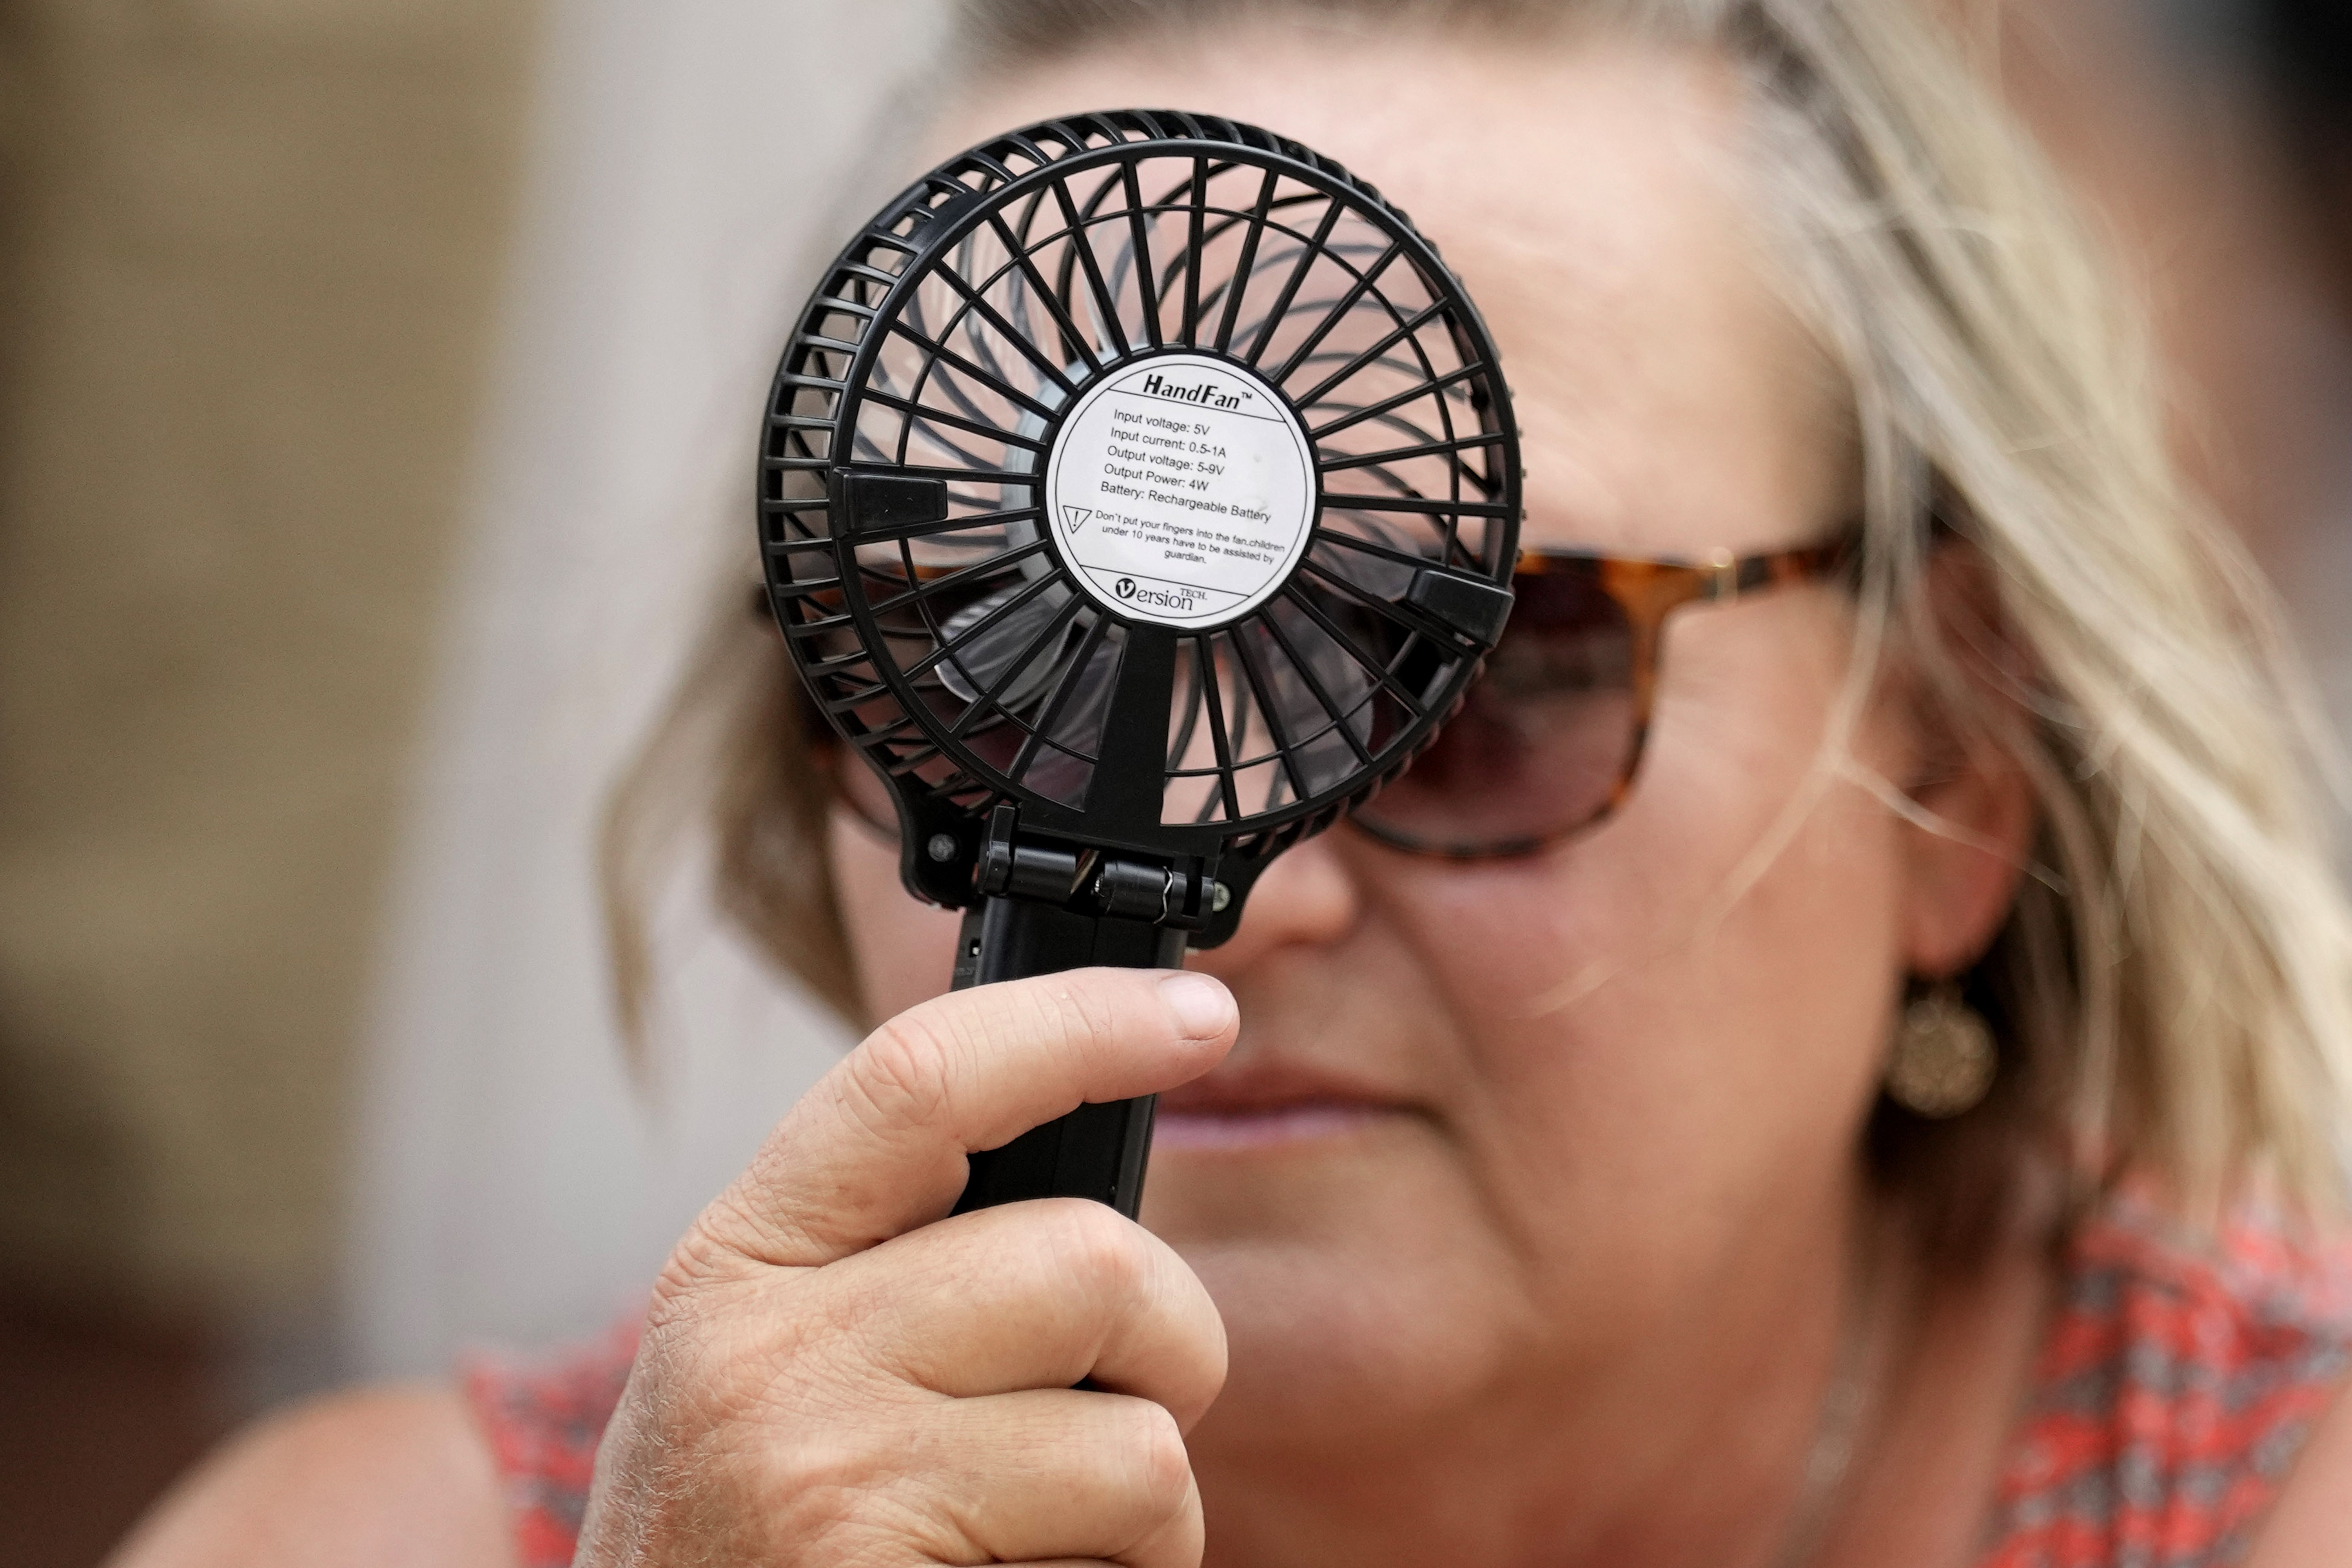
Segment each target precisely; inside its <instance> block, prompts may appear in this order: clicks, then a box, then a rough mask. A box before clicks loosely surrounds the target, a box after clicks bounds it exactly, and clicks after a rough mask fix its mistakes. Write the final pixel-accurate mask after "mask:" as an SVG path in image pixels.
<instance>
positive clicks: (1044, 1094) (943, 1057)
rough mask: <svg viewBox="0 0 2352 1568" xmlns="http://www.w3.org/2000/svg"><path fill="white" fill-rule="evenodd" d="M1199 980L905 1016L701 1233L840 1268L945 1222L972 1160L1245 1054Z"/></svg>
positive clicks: (986, 996)
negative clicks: (1231, 1054) (1059, 1121)
mask: <svg viewBox="0 0 2352 1568" xmlns="http://www.w3.org/2000/svg"><path fill="white" fill-rule="evenodd" d="M1236 1022H1237V1015H1236V1013H1235V1011H1234V1000H1233V996H1232V994H1230V993H1229V992H1227V991H1226V990H1225V988H1224V987H1223V985H1222V984H1218V983H1217V982H1216V981H1214V980H1213V979H1211V978H1210V977H1209V976H1207V975H1203V974H1187V973H1170V972H1166V971H1156V970H1131V969H1085V970H1076V971H1072V972H1070V973H1065V974H1052V975H1045V976H1042V977H1040V978H1037V979H1034V980H1013V981H1007V982H1004V983H1003V984H996V985H982V986H976V987H974V988H973V989H971V990H969V991H957V992H951V993H950V994H947V995H945V996H940V997H936V998H934V999H933V1000H931V1001H929V1002H926V1003H924V1004H922V1005H920V1006H917V1007H913V1008H909V1009H908V1011H906V1012H904V1013H902V1014H900V1015H899V1016H898V1017H896V1018H893V1019H892V1020H890V1022H888V1023H887V1024H885V1025H883V1026H882V1027H880V1028H878V1029H877V1030H875V1031H874V1033H872V1034H871V1035H868V1036H867V1037H866V1038H865V1040H864V1041H862V1042H861V1043H860V1044H859V1045H858V1047H857V1048H856V1050H854V1051H852V1052H850V1053H849V1055H848V1056H847V1057H845V1058H843V1059H842V1061H841V1062H840V1063H839V1064H838V1065H837V1066H835V1068H834V1069H833V1070H832V1071H831V1072H829V1073H827V1074H826V1075H825V1076H824V1079H821V1080H820V1081H819V1082H818V1083H817V1085H816V1087H815V1088H814V1089H811V1090H810V1091H809V1092H808V1093H807V1094H806V1095H804V1096H803V1097H802V1099H801V1101H800V1103H799V1104H797V1105H795V1106H793V1109H792V1110H791V1111H790V1112H789V1113H788V1114H786V1116H785V1117H784V1120H783V1121H782V1122H781V1123H780V1124H779V1125H778V1126H777V1128H776V1131H774V1132H772V1134H770V1135H769V1138H768V1141H767V1142H766V1144H764V1145H763V1146H762V1147H761V1151H760V1152H759V1155H758V1156H757V1157H756V1158H755V1159H754V1160H753V1161H752V1163H751V1169H750V1170H748V1171H746V1172H745V1173H743V1174H742V1175H741V1176H740V1177H739V1178H738V1179H737V1180H736V1182H735V1184H733V1185H732V1186H731V1187H730V1188H729V1189H728V1190H727V1192H726V1193H725V1194H723V1195H722V1196H721V1197H720V1198H719V1201H718V1202H717V1203H715V1204H714V1205H711V1207H710V1209H709V1210H707V1211H706V1212H705V1214H704V1215H703V1218H702V1219H701V1220H700V1221H698V1230H699V1231H700V1232H701V1233H702V1234H703V1235H704V1236H705V1237H708V1238H709V1240H711V1241H714V1242H716V1243H717V1244H718V1245H719V1246H720V1247H726V1248H729V1249H731V1250H732V1251H734V1252H736V1253H738V1254H740V1256H742V1257H746V1258H752V1259H754V1260H756V1261H759V1262H762V1263H770V1264H775V1265H779V1266H809V1265H815V1264H822V1263H828V1262H831V1261H832V1260H833V1259H835V1258H843V1257H846V1256H848V1255H849V1254H851V1253H855V1252H860V1251H863V1250H865V1249H866V1247H872V1246H874V1245H875V1244H876V1243H877V1242H881V1241H885V1240H887V1239H888V1238H889V1237H894V1236H897V1235H899V1234H900V1233H902V1232H905V1231H908V1230H911V1229H913V1228H915V1227H916V1226H919V1225H923V1224H926V1223H928V1222H929V1221H931V1220H935V1219H938V1218H939V1217H940V1216H941V1215H945V1214H946V1213H947V1212H948V1210H949V1209H950V1207H951V1206H952V1205H953V1204H954V1203H955V1199H956V1195H957V1194H959V1193H961V1191H962V1190H963V1184H964V1178H965V1175H966V1169H967V1168H966V1165H965V1161H964V1156H965V1155H966V1154H967V1153H969V1152H972V1151H974V1150H979V1149H994V1148H998V1147H1001V1146H1002V1145H1003V1144H1005V1143H1009V1142H1012V1141H1013V1139H1014V1138H1016V1137H1018V1136H1020V1135H1021V1134H1022V1133H1024V1132H1025V1131H1028V1130H1029V1129H1030V1128H1032V1127H1035V1126H1039V1125H1041V1124H1043V1123H1045V1122H1046V1121H1052V1120H1053V1119H1054V1118H1055V1117H1057V1116H1062V1115H1066V1114H1067V1113H1068V1112H1070V1111H1072V1110H1076V1109H1077V1107H1078V1106H1079V1105H1080V1104H1082V1103H1086V1102H1088V1101H1095V1102H1100V1101H1106V1100H1128V1099H1132V1098H1133V1097H1135V1096H1137V1095H1143V1094H1154V1093H1157V1092H1159V1091H1160V1090H1161V1089H1172V1088H1174V1087H1175V1086H1177V1085H1178V1084H1181V1083H1188V1082H1190V1081H1191V1080H1192V1079H1195V1078H1198V1077H1199V1076H1200V1075H1201V1074H1202V1073H1203V1072H1206V1071H1207V1070H1208V1069H1209V1068H1212V1067H1213V1066H1214V1065H1216V1063H1217V1061H1218V1059H1219V1058H1222V1057H1223V1055H1224V1053H1225V1052H1226V1050H1227V1049H1229V1048H1230V1047H1232V1045H1233V1040H1234V1026H1235V1024H1236Z"/></svg>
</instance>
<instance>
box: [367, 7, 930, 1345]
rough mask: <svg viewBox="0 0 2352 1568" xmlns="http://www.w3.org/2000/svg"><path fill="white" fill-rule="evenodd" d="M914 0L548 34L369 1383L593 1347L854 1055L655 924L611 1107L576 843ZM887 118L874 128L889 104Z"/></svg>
mask: <svg viewBox="0 0 2352 1568" xmlns="http://www.w3.org/2000/svg"><path fill="white" fill-rule="evenodd" d="M939 27H940V8H939V6H938V5H936V4H933V3H931V0H838V3H834V4H825V3H822V0H660V3H656V0H549V4H548V22H547V37H546V42H545V46H544V48H545V56H544V62H543V69H542V73H541V74H542V89H541V106H540V110H539V116H538V134H537V139H536V149H537V150H536V153H535V163H534V167H533V169H532V170H531V172H530V176H529V180H528V187H529V192H530V195H529V197H528V200H527V205H526V211H525V215H524V218H523V221H522V225H521V228H520V237H519V240H518V246H517V251H516V261H515V277H514V282H513V285H512V289H511V302H510V305H509V321H508V326H507V334H508V343H507V347H506V351H505V353H504V356H503V362H502V368H501V370H500V372H499V384H498V387H497V390H496V393H495V399H494V406H493V411H492V418H491V422H490V426H489V433H488V439H487V445H486V449H485V453H484V457H483V459H482V473H481V478H480V483H479V486H478V489H479V498H480V499H479V506H478V513H479V515H478V519H477V527H476V530H475V533H476V541H475V543H474V546H473V554H472V559H471V562H470V564H469V566H468V568H467V570H466V572H465V573H464V574H463V582H462V584H461V589H460V592H459V593H458V595H457V603H456V604H455V605H454V606H453V608H452V612H451V613H452V614H453V616H455V617H456V625H455V626H454V627H453V628H452V632H451V635H450V637H449V639H448V642H449V646H450V647H451V648H452V650H453V651H452V653H451V655H450V657H449V662H448V665H447V668H446V670H445V672H444V675H443V678H442V682H441V690H440V694H439V697H438V701H437V708H436V712H435V714H434V717H433V721H432V727H431V730H430V732H429V733H428V735H427V737H426V752H425V759H426V760H425V765H424V768H423V771H422V773H421V777H420V783H419V786H418V798H417V800H416V803H415V810H414V813H413V820H412V824H411V828H410V834H409V838H408V842H407V846H406V849H405V855H404V858H405V869H404V877H403V885H402V887H401V889H400V890H399V893H398V896H397V903H396V910H395V913H394V919H393V921H392V927H391V930H390V932H389V936H388V939H387V949H386V953H385V958H384V963H383V982H382V986H381V995H380V1000H379V1005H378V1007H377V1009H376V1020H375V1024H374V1027H373V1040H372V1049H371V1051H370V1058H369V1059H370V1063H371V1068H370V1077H369V1079H368V1081H367V1084H366V1087H365V1090H364V1094H363V1099H362V1105H361V1107H360V1110H359V1115H358V1117H357V1121H356V1125H357V1126H359V1127H360V1128H361V1129H362V1130H363V1131H362V1133H361V1134H360V1136H361V1138H362V1148H361V1149H360V1150H359V1151H358V1152H357V1154H358V1166H359V1172H360V1173H359V1177H358V1190H357V1203H356V1214H355V1222H354V1237H355V1239H354V1243H353V1248H354V1250H353V1254H352V1260H351V1267H350V1269H349V1276H348V1278H349V1280H350V1289H351V1301H350V1306H349V1320H350V1323H351V1327H352V1334H353V1339H354V1343H353V1345H352V1352H353V1356H354V1359H355V1361H356V1363H357V1366H356V1367H355V1369H354V1370H356V1371H358V1372H360V1373H364V1374H371V1375H385V1374H404V1373H429V1372H433V1371H436V1370H440V1369H444V1368H446V1366H447V1365H448V1363H449V1360H450V1357H451V1355H452V1354H453V1353H454V1352H456V1351H457V1349H459V1348H460V1347H462V1346H465V1345H468V1344H482V1343H486V1342H487V1343H500V1342H503V1343H533V1342H541V1341H544V1340H547V1339H549V1338H551V1337H555V1336H560V1335H565V1334H570V1333H576V1332H581V1331H587V1330H590V1329H593V1328H595V1327H598V1326H601V1325H602V1324H603V1323H604V1322H605V1321H609V1320H610V1319H611V1318H612V1316H613V1315H614V1313H615V1312H616V1311H619V1310H625V1309H626V1308H627V1307H629V1306H630V1305H632V1304H633V1303H634V1302H635V1300H637V1299H638V1297H639V1293H640V1292H641V1291H642V1289H644V1286H645V1284H646V1281H647V1280H648V1279H649V1278H650V1276H651V1273H652V1271H653V1269H654V1268H656V1266H657V1265H658V1263H659V1261H660V1259H661V1258H662V1256H663V1254H664V1253H665V1251H666V1250H667V1247H668V1245H669V1243H670V1241H671V1240H672V1239H673V1238H674V1237H676V1235H677V1232H678V1230H679V1229H680V1227H682V1226H684V1224H685V1223H686V1222H687V1220H688V1218H690V1217H691V1216H692V1215H693V1213H694V1211H695V1210H696V1209H697V1208H698V1207H699V1206H700V1205H701V1204H702V1203H703V1202H704V1201H705V1200H706V1199H707V1198H708V1197H709V1195H710V1194H712V1193H713V1192H715V1191H716V1190H717V1189H718V1187H719V1185H721V1184H723V1183H724V1182H725V1181H726V1179H727V1177H728V1176H729V1175H730V1173H732V1171H733V1170H734V1169H735V1168H737V1167H738V1166H739V1165H740V1163H742V1162H743V1160H744V1159H745V1158H746V1157H747V1156H748V1155H749V1154H750V1152H751V1150H752V1149H753V1148H754V1147H755V1146H756V1144H757V1142H758V1141H759V1138H760V1136H761V1133H762V1131H764V1130H765V1129H766V1128H767V1127H768V1125H769V1124H770V1123H771V1122H772V1121H773V1120H774V1119H775V1117H776V1116H777V1115H778V1114H780V1113H781V1112H782V1110H783V1109H784V1108H785V1107H786V1106H787V1105H789V1104H790V1103H791V1101H792V1100H793V1097H794V1096H795V1095H797V1094H798V1093H799V1091H800V1090H801V1089H802V1088H803V1087H804V1086H805V1085H806V1084H807V1083H808V1081H809V1080H810V1079H813V1078H814V1076H815V1075H816V1074H817V1073H818V1072H819V1071H821V1070H822V1069H823V1068H824V1065H825V1063H826V1062H827V1061H828V1060H829V1059H830V1058H831V1057H832V1054H833V1053H834V1052H835V1050H837V1049H838V1048H839V1046H840V1040H839V1037H838V1031H837V1030H836V1029H835V1027H834V1026H832V1025H830V1024H829V1023H828V1022H826V1021H825V1020H824V1019H822V1018H820V1017H819V1016H816V1015H815V1014H814V1012H813V1011H812V1010H811V1009H810V1008H809V1007H808V1006H807V1005H805V1004H804V1003H803V1002H802V1001H800V1000H799V999H798V998H797V997H796V996H795V995H793V994H792V993H791V991H790V990H789V988H788V987H786V986H784V985H782V984H780V983H779V982H777V981H775V980H774V979H773V978H772V977H771V976H769V975H767V974H765V973H762V972H761V969H760V967H759V966H758V965H757V964H756V963H754V962H753V961H752V960H751V958H750V957H749V956H748V954H747V953H746V952H744V951H743V950H742V949H741V947H740V945H739V944H738V943H737V942H735V941H734V940H733V939H732V938H731V937H730V936H728V935H727V934H725V933H723V932H721V931H718V930H717V929H716V928H715V927H714V925H713V924H712V922H711V921H709V920H708V919H707V918H700V917H694V918H688V919H686V920H684V921H673V922H672V926H673V930H672V938H671V940H670V941H669V942H667V951H668V952H669V955H670V959H671V970H670V984H669V985H668V986H667V990H666V992H665V994H664V996H663V997H662V999H661V1002H660V1005H659V1007H658V1016H657V1031H658V1037H657V1041H656V1045H657V1051H658V1054H659V1056H660V1058H661V1059H662V1061H663V1063H664V1068H663V1074H662V1077H663V1093H662V1095H661V1096H660V1099H659V1101H658V1103H657V1104H655V1105H647V1104H645V1103H641V1102H640V1100H638V1099H637V1098H636V1097H635V1095H634V1094H633V1091H632V1090H631V1089H630V1087H629V1085H628V1082H627V1079H626V1077H625V1072H624V1069H623V1066H622V1060H621V1047H620V1043H619V1040H618V1039H617V1037H616V1033H615V1028H614V1021H613V1018H612V1015H611V1011H610V1008H609V1005H608V1003H607V999H606V994H605V988H604V972H603V965H604V960H603V953H602V950H601V944H600V937H599V933H598V931H597V929H596V925H595V913H594V902H593V891H592V881H591V865H590V858H589V856H590V842H591V837H592V834H593V823H594V818H595V813H596V809H597V805H598V802H599V799H600V796H601V795H602V792H603V791H604V788H605V786H606V784H607V783H608V782H609V779H610V776H611V773H612V772H613V769H614V764H615V763H616V761H617V760H618V759H619V758H620V757H621V756H622V754H623V753H624V752H625V751H626V749H627V748H628V746H629V744H630V742H632V740H633V739H634V738H635V736H636V735H637V734H638V733H639V732H640V731H641V730H642V728H643V727H644V725H645V724H646V721H647V718H648V716H649V714H650V713H651V712H652V710H654V708H655V707H656V704H657V702H658V701H659V699H660V697H661V695H662V694H663V692H664V690H665V689H666V688H667V685H668V683H669V681H670V679H672V677H673V675H674V674H675V671H676V668H677V662H678V658H679V656H680V654H681V653H682V651H683V645H684V642H685V640H686V637H687V635H688V629H689V626H690V625H691V622H692V620H693V617H694V616H695V614H696V612H697V611H698V609H699V608H700V606H701V605H702V604H703V603H704V601H705V595H706V591H707V588H708V585H709V584H710V583H711V581H712V580H713V578H714V575H715V574H718V573H719V572H721V571H728V572H731V573H732V574H733V575H734V576H735V577H736V578H738V579H740V581H741V582H742V583H743V584H746V585H747V588H748V584H750V583H751V581H752V580H753V577H754V574H755V573H756V570H757V566H756V558H755V556H754V554H753V551H752V537H753V536H752V527H751V472H752V452H753V441H754V437H755V436H756V432H757V428H758V417H759V413H760V404H761V397H762V395H763V394H764V392H765V390H766V383H767V379H768V376H769V375H770V374H771V373H772V370H773V367H774V362H775V356H776V354H777V353H778V352H779V350H780V348H781V346H782V338H783V334H784V332H785V331H786V330H787V328H788V325H789V322H790V321H791V319H792V316H793V312H794V311H795V310H797V308H798V306H799V303H800V300H801V298H802V296H803V293H804V291H805V289H806V286H807V283H808V281H809V280H810V278H811V276H812V274H813V273H814V269H815V268H816V267H817V266H818V265H820V264H821V263H822V261H823V260H824V258H826V257H827V256H829V255H830V254H831V252H832V251H833V250H834V249H835V247H836V246H837V245H838V244H839V243H840V242H841V241H842V240H844V239H845V238H846V237H848V235H849V234H850V233H851V232H852V231H853V230H854V227H855V226H856V223H857V222H859V221H860V220H862V219H863V218H864V217H865V216H866V213H867V212H868V211H869V210H870V209H871V207H872V206H873V205H876V203H877V200H878V199H879V197H880V196H882V195H886V194H887V191H888V190H889V189H891V188H893V187H894V186H895V185H896V184H898V183H899V180H900V178H901V176H902V175H904V174H906V173H907V172H908V166H907V163H906V153H905V152H904V149H903V142H904V141H905V137H904V135H903V134H901V133H897V132H892V131H890V130H889V129H888V128H889V127H895V126H901V125H903V124H904V123H905V122H906V121H908V119H909V118H910V115H909V112H908V111H909V110H911V109H913V108H914V107H915V104H916V102H917V101H918V100H919V89H917V88H915V87H913V86H912V85H910V84H911V83H913V81H914V80H915V78H916V76H917V73H918V72H919V69H920V67H921V65H922V64H923V62H924V61H925V60H926V59H927V58H928V57H929V52H930V51H931V49H932V48H933V47H934V46H935V42H936V39H937V37H938V33H939ZM894 99H895V101H894Z"/></svg>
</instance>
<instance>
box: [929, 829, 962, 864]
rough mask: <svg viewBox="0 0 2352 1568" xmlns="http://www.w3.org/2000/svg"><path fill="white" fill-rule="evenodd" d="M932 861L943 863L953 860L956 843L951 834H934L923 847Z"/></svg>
mask: <svg viewBox="0 0 2352 1568" xmlns="http://www.w3.org/2000/svg"><path fill="white" fill-rule="evenodd" d="M923 847H924V848H925V849H927V850H929V852H930V857H931V858H932V859H934V860H938V861H941V862H945V861H949V860H952V859H954V858H955V852H956V841H955V835H954V834H952V833H934V834H932V835H931V841H930V842H929V844H926V845H925V846H923Z"/></svg>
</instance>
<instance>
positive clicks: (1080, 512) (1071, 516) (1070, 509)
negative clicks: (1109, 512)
mask: <svg viewBox="0 0 2352 1568" xmlns="http://www.w3.org/2000/svg"><path fill="white" fill-rule="evenodd" d="M1092 516H1094V509H1093V508H1092V507H1083V506H1066V507H1064V508H1063V509H1062V526H1063V527H1064V528H1066V529H1068V530H1069V531H1071V532H1072V533H1076V532H1077V531H1078V530H1080V529H1082V528H1084V527H1086V525H1087V519H1088V518H1090V517H1092Z"/></svg>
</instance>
